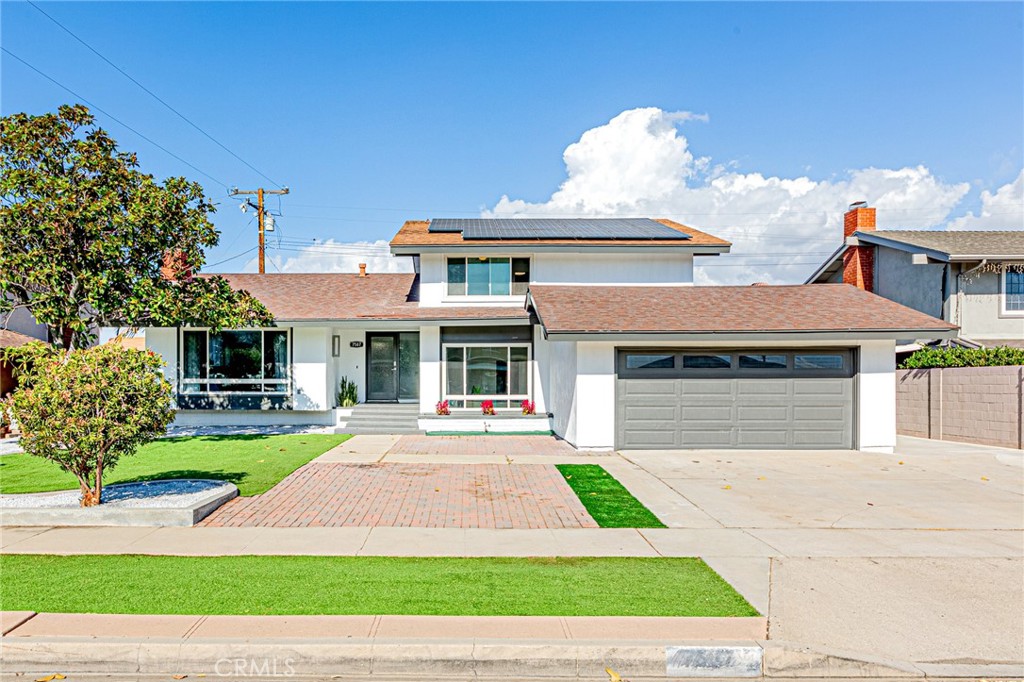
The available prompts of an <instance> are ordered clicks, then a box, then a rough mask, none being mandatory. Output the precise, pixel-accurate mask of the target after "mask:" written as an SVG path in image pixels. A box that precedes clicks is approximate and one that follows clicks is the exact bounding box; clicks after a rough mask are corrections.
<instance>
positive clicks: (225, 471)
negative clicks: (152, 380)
mask: <svg viewBox="0 0 1024 682" xmlns="http://www.w3.org/2000/svg"><path fill="white" fill-rule="evenodd" d="M349 438H351V436H348V435H335V434H299V435H282V436H257V435H251V436H187V437H186V436H183V437H175V438H161V439H160V440H157V441H154V442H152V443H148V444H146V445H144V446H143V447H141V448H139V451H138V452H137V453H135V454H134V455H132V456H131V457H124V458H122V459H121V461H120V462H119V463H118V465H117V466H116V467H115V468H114V469H111V470H109V471H108V472H107V473H105V474H104V476H103V483H104V485H109V484H111V483H128V482H134V481H153V480H157V479H162V478H213V479H218V480H222V481H230V482H231V483H234V484H235V485H237V486H238V491H239V493H240V494H242V495H258V494H260V493H263V492H266V491H267V490H269V489H270V488H272V487H274V486H275V485H277V484H278V483H279V482H280V481H281V479H283V478H284V477H285V476H287V475H288V474H290V473H292V472H293V471H295V470H296V469H298V468H299V467H300V466H302V465H303V464H306V463H307V462H309V461H310V460H311V459H314V458H315V457H319V456H320V455H322V454H323V453H325V452H327V451H328V450H330V449H331V448H333V447H334V446H336V445H338V444H339V443H343V442H345V441H346V440H348V439H349ZM77 487H78V481H77V479H76V478H75V477H74V476H72V475H71V474H69V473H67V472H65V471H61V469H60V468H59V467H58V466H57V465H56V464H54V463H53V462H51V461H49V460H45V459H42V458H41V457H33V456H32V455H29V454H27V453H22V454H16V455H4V456H3V457H0V493H5V494H6V493H41V492H49V491H52V490H73V489H75V488H77Z"/></svg>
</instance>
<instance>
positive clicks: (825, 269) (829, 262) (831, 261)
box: [804, 244, 849, 284]
mask: <svg viewBox="0 0 1024 682" xmlns="http://www.w3.org/2000/svg"><path fill="white" fill-rule="evenodd" d="M847 248H849V247H848V246H847V245H846V244H843V245H842V246H840V247H839V248H838V249H836V250H835V252H834V253H833V254H832V255H831V256H829V257H828V258H827V259H826V260H825V262H824V263H822V264H821V265H820V266H818V269H817V270H815V271H814V272H813V273H812V274H811V276H810V277H808V278H807V279H806V280H804V284H815V283H816V282H817V281H818V278H820V277H821V276H822V275H824V274H826V273H829V274H831V271H832V268H833V266H834V265H835V264H836V261H838V260H840V259H841V258H842V256H843V254H844V253H846V249H847Z"/></svg>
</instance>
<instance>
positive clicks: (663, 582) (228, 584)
mask: <svg viewBox="0 0 1024 682" xmlns="http://www.w3.org/2000/svg"><path fill="white" fill-rule="evenodd" d="M0 574H2V575H3V580H2V581H0V610H5V611H40V612H51V613H127V614H140V613H148V614H190V615H213V614H225V615H248V614H251V615H300V614H303V615H306V614H310V615H311V614H324V615H332V614H337V615H346V614H347V615H353V614H359V615H378V614H379V615H403V614H404V615H463V616H471V615H472V616H756V615H758V614H757V611H756V610H755V609H754V608H753V607H752V606H750V604H748V603H747V602H746V600H745V599H743V597H741V596H740V595H739V594H738V593H737V592H736V591H735V590H734V589H733V588H732V586H731V585H729V584H728V583H726V582H725V581H724V580H722V578H721V577H719V576H718V574H717V573H715V572H714V571H713V570H711V568H709V567H708V565H707V564H705V563H704V562H703V561H702V560H700V559H697V558H661V557H655V558H650V557H614V558H603V557H602V558H595V557H584V558H564V557H560V558H410V557H324V556H216V557H184V556H143V555H84V556H50V555H27V554H4V555H0Z"/></svg>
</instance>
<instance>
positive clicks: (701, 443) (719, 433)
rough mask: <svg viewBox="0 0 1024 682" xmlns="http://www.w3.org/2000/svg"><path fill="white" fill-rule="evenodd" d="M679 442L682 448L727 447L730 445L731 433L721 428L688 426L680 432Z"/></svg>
mask: <svg viewBox="0 0 1024 682" xmlns="http://www.w3.org/2000/svg"><path fill="white" fill-rule="evenodd" d="M679 444H680V446H681V447H684V448H727V447H730V446H731V445H732V435H731V433H730V432H729V431H723V430H722V429H707V430H699V429H693V428H689V429H686V430H685V431H681V432H680V434H679Z"/></svg>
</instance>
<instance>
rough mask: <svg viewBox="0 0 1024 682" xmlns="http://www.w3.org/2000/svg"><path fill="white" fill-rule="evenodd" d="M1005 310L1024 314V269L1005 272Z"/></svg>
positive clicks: (1015, 313)
mask: <svg viewBox="0 0 1024 682" xmlns="http://www.w3.org/2000/svg"><path fill="white" fill-rule="evenodd" d="M1003 312H1005V313H1010V314H1013V315H1020V314H1024V270H1006V271H1004V272H1003Z"/></svg>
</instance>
